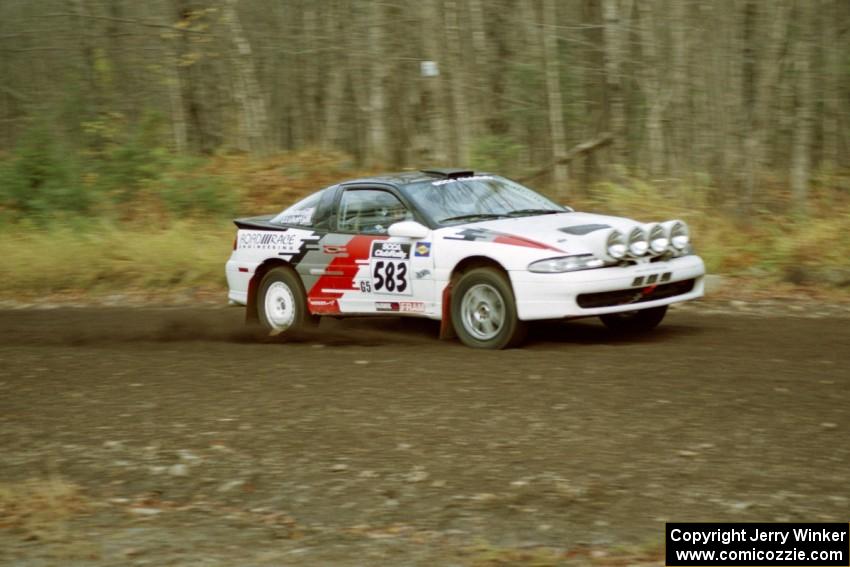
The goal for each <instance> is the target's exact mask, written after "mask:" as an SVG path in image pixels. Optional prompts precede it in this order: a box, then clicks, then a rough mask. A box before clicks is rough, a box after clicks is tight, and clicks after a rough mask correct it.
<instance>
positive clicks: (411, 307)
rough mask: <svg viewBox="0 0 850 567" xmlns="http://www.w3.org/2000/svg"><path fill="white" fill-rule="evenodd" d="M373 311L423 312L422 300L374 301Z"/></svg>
mask: <svg viewBox="0 0 850 567" xmlns="http://www.w3.org/2000/svg"><path fill="white" fill-rule="evenodd" d="M375 311H383V312H392V313H425V303H424V302H422V301H376V302H375Z"/></svg>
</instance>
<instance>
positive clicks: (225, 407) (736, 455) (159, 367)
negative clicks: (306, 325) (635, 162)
mask: <svg viewBox="0 0 850 567" xmlns="http://www.w3.org/2000/svg"><path fill="white" fill-rule="evenodd" d="M435 336H436V328H435V327H434V326H433V325H432V324H430V323H427V322H416V321H414V322H411V321H399V320H388V321H386V320H385V321H376V320H362V319H361V320H350V321H341V322H338V321H326V322H323V325H322V328H321V330H320V332H319V333H318V334H317V335H316V336H313V337H306V338H305V339H304V340H302V341H298V342H290V343H280V342H268V341H262V340H258V339H257V338H256V337H253V336H251V335H250V334H248V333H246V332H244V331H242V329H241V311H240V310H238V309H197V310H187V309H162V310H157V309H125V310H119V309H73V310H72V309H53V310H18V311H4V312H2V313H0V506H5V513H6V518H5V520H4V519H3V518H2V513H0V564H3V563H4V561H5V562H6V563H10V564H21V565H27V566H32V565H53V564H56V565H74V564H79V565H89V564H94V565H132V564H139V565H142V564H150V565H166V564H188V563H191V564H203V565H236V564H239V565H321V564H341V565H384V564H386V565H406V564H421V565H435V564H457V565H491V564H500V563H499V561H507V562H514V561H515V562H519V563H522V562H524V561H526V560H528V561H531V559H534V560H539V561H540V562H541V563H542V564H547V563H554V564H559V563H566V564H571V563H576V564H584V563H587V562H595V563H599V564H606V563H607V562H609V560H610V557H611V556H610V555H606V554H612V553H613V554H617V553H620V552H623V551H622V550H626V551H624V552H625V553H630V554H632V555H634V554H638V555H640V554H641V553H644V552H645V553H646V554H647V556H646V559H647V560H651V559H653V557H655V554H656V553H657V550H658V547H659V546H660V543H661V541H662V537H663V525H664V522H665V521H666V520H671V521H673V520H675V521H723V520H730V521H732V520H735V521H759V520H764V521H791V520H807V521H847V520H848V519H850V518H848V516H847V511H848V510H850V484H848V482H847V478H848V472H847V471H848V470H850V444H848V442H847V441H848V435H847V433H848V428H850V411H849V410H848V395H850V370H848V368H850V348H848V345H850V319H844V318H820V319H799V318H782V317H757V316H730V315H705V314H700V313H699V312H681V311H678V312H673V313H672V314H671V315H669V316H668V319H667V321H665V323H664V325H663V326H662V327H661V328H659V329H658V330H657V332H655V333H654V334H652V335H650V336H647V337H643V338H617V337H614V336H612V335H610V334H609V333H608V332H607V331H606V330H605V329H604V328H603V327H602V326H601V325H599V324H598V323H596V322H575V323H563V324H547V325H540V326H537V327H535V328H534V330H533V332H532V336H531V338H530V340H529V342H528V344H527V345H526V346H525V347H524V348H522V349H518V350H511V351H505V352H481V351H475V350H470V349H466V348H464V347H462V346H460V344H459V343H456V342H441V341H438V340H436V338H435ZM27 479H31V480H29V481H27ZM42 485H45V486H48V487H51V486H52V487H54V488H55V487H56V486H57V485H58V486H60V489H56V490H54V489H52V488H48V489H46V493H47V494H48V496H44V495H43V494H42V493H41V492H39V490H40V488H39V487H40V486H42ZM4 490H5V496H3V494H4V492H3V491H4ZM51 490H53V492H51ZM57 490H58V492H59V493H60V495H59V496H58V497H57V496H56V491H57ZM51 494H52V496H51ZM45 498H46V499H47V500H48V501H50V502H51V503H50V504H49V505H48V506H46V508H47V509H48V510H51V511H44V510H40V509H38V506H39V502H40V501H41V500H44V499H45ZM51 498H53V499H54V500H50V499H51ZM4 499H5V504H3V503H4ZM16 499H17V501H18V504H17V505H16V504H15V502H16ZM28 506H31V507H35V508H37V509H36V510H35V511H31V512H29V511H28V510H27V507H28ZM63 506H64V507H65V508H66V509H67V510H66V511H65V512H63V510H64V509H63ZM39 510H40V511H39ZM0 512H3V510H0ZM54 516H55V517H54ZM618 550H619V551H618ZM642 550H643V551H642Z"/></svg>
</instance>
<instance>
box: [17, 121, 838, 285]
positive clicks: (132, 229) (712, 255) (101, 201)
mask: <svg viewBox="0 0 850 567" xmlns="http://www.w3.org/2000/svg"><path fill="white" fill-rule="evenodd" d="M92 128H94V126H92ZM94 130H95V134H97V136H98V142H97V144H94V146H93V147H94V148H96V149H93V150H90V151H88V152H87V153H81V154H76V155H74V154H69V153H68V152H65V151H64V149H63V148H62V146H61V144H60V143H59V142H57V141H56V140H53V139H51V138H50V137H49V136H47V137H46V136H45V135H44V133H43V132H39V131H35V132H34V133H33V134H31V136H30V137H28V138H27V139H25V140H23V141H22V142H21V145H20V147H19V148H18V149H17V150H16V151H15V152H14V153H12V154H10V155H7V156H5V157H3V156H0V257H2V258H3V262H2V264H0V266H2V267H0V278H2V280H3V283H4V285H3V291H2V292H0V294H2V295H6V296H10V297H12V298H17V297H22V296H26V297H28V298H37V297H40V296H42V295H44V294H55V293H63V292H69V291H70V292H77V293H84V294H88V293H112V292H124V291H135V290H143V291H150V292H154V293H156V292H164V293H171V292H175V291H177V292H179V291H182V290H187V289H189V290H191V289H204V290H210V291H213V292H216V293H217V292H219V291H222V290H223V289H224V287H225V285H226V284H225V279H224V262H225V261H226V259H227V257H228V256H229V254H230V250H231V244H232V239H233V236H234V232H235V227H234V226H233V225H232V224H231V223H230V220H231V219H232V218H233V217H236V216H244V215H255V214H262V213H274V212H278V211H280V210H281V209H282V208H283V207H284V206H286V205H288V204H291V203H293V202H294V201H295V200H296V199H298V198H300V197H302V196H304V195H306V194H308V193H311V192H313V191H315V190H317V189H319V188H321V187H325V186H328V185H331V184H333V183H336V182H339V181H340V180H344V179H350V178H355V177H360V176H365V175H369V174H371V173H374V171H369V170H365V169H361V168H359V167H358V166H357V165H356V164H355V163H354V161H353V160H352V159H351V158H350V157H349V156H347V155H345V154H342V153H336V152H327V151H322V150H318V149H306V150H302V151H299V152H291V153H282V154H278V155H273V156H269V157H265V158H257V157H252V156H246V155H217V156H210V157H207V158H187V157H180V156H174V155H172V154H170V153H168V152H167V151H165V150H163V149H161V148H157V147H156V146H154V145H151V144H150V143H148V142H146V141H145V140H146V138H145V132H144V131H140V132H135V133H132V132H131V133H129V134H127V133H125V134H121V135H119V134H116V133H111V132H101V131H98V130H97V129H96V128H94ZM535 188H537V189H541V188H540V187H538V186H535ZM765 191H767V190H765ZM771 191H772V197H771V198H773V199H774V202H776V203H779V206H777V207H773V208H771V209H770V210H768V209H767V208H761V209H760V208H758V207H754V211H753V212H752V213H750V214H748V215H746V216H743V215H742V214H741V212H740V210H738V209H735V208H733V207H732V206H731V205H729V200H728V199H726V200H718V197H717V188H716V187H711V186H709V184H708V183H707V182H705V181H701V182H698V183H684V182H655V183H648V182H644V181H641V180H638V179H629V178H624V177H621V181H620V182H619V183H610V182H606V183H597V184H594V185H592V186H590V187H587V188H585V189H584V190H583V191H582V192H580V195H579V196H577V197H576V198H575V199H571V200H570V203H569V204H570V205H571V206H573V207H574V208H576V209H577V210H583V211H591V212H598V213H602V214H612V215H621V216H627V217H631V218H634V219H636V220H639V221H644V222H649V221H663V220H667V219H674V218H678V219H682V220H685V221H687V222H688V223H689V225H690V226H691V231H692V238H693V241H694V244H695V247H696V250H697V252H698V253H699V254H700V255H701V256H702V257H703V259H704V260H705V261H706V264H707V266H708V270H709V272H710V273H715V274H723V275H726V276H730V277H731V279H733V280H734V279H743V280H747V281H749V282H755V286H756V287H757V288H760V289H764V290H770V289H772V288H773V287H774V286H777V285H786V286H788V285H792V286H804V287H810V288H816V289H827V290H830V292H837V293H845V292H848V291H850V260H848V255H847V253H846V251H847V250H850V230H848V228H850V182H848V177H847V176H834V175H833V176H831V177H829V176H820V177H818V178H817V179H816V181H815V183H814V187H813V190H812V194H811V197H810V207H809V210H808V214H807V215H806V216H799V215H794V214H791V213H790V212H788V210H787V202H788V198H787V195H784V194H783V193H782V192H781V189H771ZM544 192H546V191H544ZM783 207H786V208H783Z"/></svg>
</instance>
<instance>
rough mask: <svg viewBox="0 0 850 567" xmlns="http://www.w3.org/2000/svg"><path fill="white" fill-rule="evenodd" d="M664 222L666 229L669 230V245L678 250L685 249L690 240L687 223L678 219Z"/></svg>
mask: <svg viewBox="0 0 850 567" xmlns="http://www.w3.org/2000/svg"><path fill="white" fill-rule="evenodd" d="M664 224H665V225H667V230H668V231H669V233H668V234H669V235H670V245H671V246H672V247H673V249H675V250H677V251H679V252H681V251H683V250H685V249H686V248H687V247H688V243H690V241H691V237H690V231H689V230H688V225H686V224H685V223H683V222H682V221H678V220H677V221H670V222H667V223H664Z"/></svg>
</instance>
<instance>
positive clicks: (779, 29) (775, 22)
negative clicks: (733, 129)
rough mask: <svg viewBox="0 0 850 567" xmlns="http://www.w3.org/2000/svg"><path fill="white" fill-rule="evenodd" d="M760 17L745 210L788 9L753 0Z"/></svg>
mask: <svg viewBox="0 0 850 567" xmlns="http://www.w3.org/2000/svg"><path fill="white" fill-rule="evenodd" d="M755 6H757V7H758V8H759V9H760V10H759V18H760V19H767V18H769V19H770V22H771V24H770V28H769V32H768V37H767V45H766V48H765V49H766V51H765V52H764V53H762V54H761V56H760V57H759V65H758V67H757V73H758V79H757V81H756V87H755V99H754V100H753V111H752V119H751V122H750V125H749V128H748V131H749V136H748V138H747V140H746V142H745V146H744V147H745V148H746V153H747V176H746V184H745V188H744V210H745V211H746V212H748V211H750V210H751V209H752V206H753V199H754V197H755V186H756V183H757V182H758V178H759V177H760V176H761V171H762V168H763V166H764V145H765V139H766V137H767V128H768V123H769V120H770V111H771V107H772V104H773V100H774V92H775V90H776V88H777V83H778V78H779V67H780V66H779V55H780V53H781V51H782V44H783V42H784V41H785V34H786V30H787V27H788V17H789V13H790V9H789V7H788V6H787V4H786V2H785V1H782V2H779V1H778V2H775V3H774V4H771V5H770V6H769V7H768V6H766V5H765V4H758V3H757V4H755Z"/></svg>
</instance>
